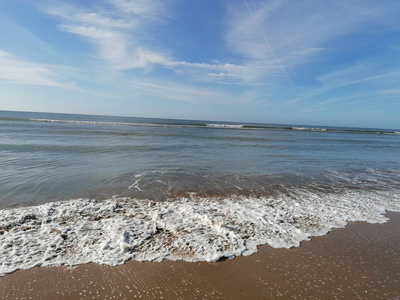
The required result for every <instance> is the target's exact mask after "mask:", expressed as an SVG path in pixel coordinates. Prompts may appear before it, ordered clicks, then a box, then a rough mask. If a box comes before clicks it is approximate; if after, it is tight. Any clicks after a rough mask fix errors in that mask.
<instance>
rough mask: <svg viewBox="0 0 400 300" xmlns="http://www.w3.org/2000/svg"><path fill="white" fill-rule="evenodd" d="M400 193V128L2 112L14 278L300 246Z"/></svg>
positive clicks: (380, 212) (398, 202)
mask: <svg viewBox="0 0 400 300" xmlns="http://www.w3.org/2000/svg"><path fill="white" fill-rule="evenodd" d="M399 190H400V130H396V129H367V128H343V127H330V126H305V125H296V124H289V125H278V124H256V123H234V122H217V121H197V120H196V121H194V120H168V119H150V118H132V117H111V116H92V115H72V114H54V113H31V112H10V111H0V253H2V255H1V256H0V275H5V274H7V273H10V272H13V271H15V270H17V269H27V268H31V267H34V266H38V265H67V266H73V265H77V264H82V263H87V262H97V263H103V264H109V265H118V264H121V263H123V262H124V261H126V260H128V259H135V260H152V261H160V260H163V259H171V260H176V259H183V260H187V261H202V260H206V261H217V260H219V259H221V258H223V257H228V258H233V257H235V256H237V255H250V254H252V253H255V252H256V251H257V246H258V245H262V244H268V245H270V246H272V247H277V248H280V247H285V248H288V247H293V246H299V245H300V243H301V242H302V241H305V240H309V239H310V238H311V237H312V236H318V235H324V234H326V233H327V232H329V231H330V230H331V229H332V228H334V227H344V226H345V225H346V224H347V223H348V222H351V221H366V222H372V223H382V222H385V221H386V218H385V216H384V214H385V211H386V210H393V211H400V193H399Z"/></svg>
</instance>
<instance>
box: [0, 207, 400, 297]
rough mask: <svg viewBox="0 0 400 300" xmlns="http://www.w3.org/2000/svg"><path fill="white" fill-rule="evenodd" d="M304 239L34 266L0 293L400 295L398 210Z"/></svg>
mask: <svg viewBox="0 0 400 300" xmlns="http://www.w3.org/2000/svg"><path fill="white" fill-rule="evenodd" d="M386 216H387V217H388V218H389V221H388V222H387V223H383V224H370V223H364V222H356V223H350V224H348V225H347V226H346V227H345V228H343V229H333V230H332V231H331V232H330V233H328V234H327V235H325V236H319V237H313V238H312V239H311V241H304V242H302V243H301V246H300V247H295V248H290V249H282V248H279V249H275V248H272V247H270V246H268V245H263V246H260V247H259V248H258V249H259V250H258V252H257V253H256V254H253V255H251V256H247V257H245V256H239V257H236V258H234V259H232V260H231V259H225V260H222V261H219V262H217V263H207V262H185V261H169V260H164V261H162V262H138V261H133V260H131V261H127V262H126V263H125V264H123V265H119V266H115V267H111V266H108V265H99V264H94V263H90V264H85V265H79V266H77V267H76V268H74V269H67V268H66V267H63V266H60V267H35V268H33V269H29V270H19V271H16V272H14V273H11V274H8V275H6V276H4V277H1V278H0V298H1V299H30V297H31V298H32V299H132V298H141V299H161V298H163V299H189V298H190V299H288V298H290V299H309V298H319V299H321V298H325V299H332V298H335V297H338V298H347V299H357V298H359V299H400V231H399V228H400V213H399V212H390V211H388V212H387V213H386Z"/></svg>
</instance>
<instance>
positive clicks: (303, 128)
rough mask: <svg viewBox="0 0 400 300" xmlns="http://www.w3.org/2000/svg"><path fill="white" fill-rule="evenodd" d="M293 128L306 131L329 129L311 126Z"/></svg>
mask: <svg viewBox="0 0 400 300" xmlns="http://www.w3.org/2000/svg"><path fill="white" fill-rule="evenodd" d="M292 129H293V130H305V131H327V130H328V129H327V128H311V127H292Z"/></svg>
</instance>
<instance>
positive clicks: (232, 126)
mask: <svg viewBox="0 0 400 300" xmlns="http://www.w3.org/2000/svg"><path fill="white" fill-rule="evenodd" d="M207 127H216V128H243V127H244V125H243V124H240V125H234V124H207Z"/></svg>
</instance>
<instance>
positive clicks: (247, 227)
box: [0, 189, 400, 276]
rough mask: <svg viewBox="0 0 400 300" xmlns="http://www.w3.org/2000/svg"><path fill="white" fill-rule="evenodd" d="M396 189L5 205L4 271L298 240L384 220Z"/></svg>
mask: <svg viewBox="0 0 400 300" xmlns="http://www.w3.org/2000/svg"><path fill="white" fill-rule="evenodd" d="M386 210H393V211H400V197H399V195H398V194H396V192H383V191H369V192H362V191H351V190H347V191H343V192H332V193H326V192H324V193H322V192H310V191H306V190H303V189H296V190H293V191H292V192H290V193H286V194H282V195H280V196H279V195H278V196H274V197H244V196H240V195H236V196H235V195H234V196H231V197H225V198H221V197H214V198H200V197H198V196H197V195H196V194H195V193H193V194H191V196H190V197H187V198H179V199H174V201H165V202H155V201H151V200H139V199H135V198H112V199H108V200H103V201H100V200H91V199H77V200H69V201H64V202H53V203H46V204H43V205H40V206H35V207H23V208H14V209H7V210H0V252H1V253H2V255H1V257H0V276H4V275H5V274H7V273H11V272H14V271H16V270H18V269H28V268H32V267H34V266H40V265H41V266H57V265H67V266H74V265H78V264H84V263H89V262H95V263H100V264H108V265H112V266H114V265H119V264H122V263H124V262H125V261H127V260H130V259H134V260H139V261H146V260H148V261H161V260H163V259H170V260H186V261H210V262H213V261H218V260H219V259H221V258H223V257H229V258H232V257H234V256H238V255H250V254H253V253H255V252H257V246H258V245H262V244H268V245H270V246H272V247H275V248H289V247H295V246H299V245H300V242H302V241H305V240H309V239H310V237H312V236H320V235H324V234H326V233H327V232H328V231H330V230H331V229H332V228H333V227H344V226H345V225H346V224H347V223H348V222H351V221H366V222H370V223H382V222H385V221H387V219H386V218H385V217H384V213H385V211H386Z"/></svg>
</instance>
